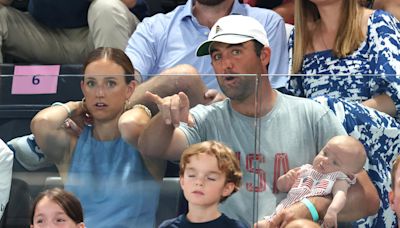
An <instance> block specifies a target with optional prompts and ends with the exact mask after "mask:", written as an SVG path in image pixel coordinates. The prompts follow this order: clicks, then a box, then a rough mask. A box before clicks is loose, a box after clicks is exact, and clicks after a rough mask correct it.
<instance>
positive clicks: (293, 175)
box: [285, 167, 300, 184]
mask: <svg viewBox="0 0 400 228" xmlns="http://www.w3.org/2000/svg"><path fill="white" fill-rule="evenodd" d="M299 170H300V167H298V168H294V169H291V170H289V171H288V172H287V173H286V174H285V176H286V180H287V182H288V183H292V184H293V183H294V182H295V181H296V179H297V177H298V176H299Z"/></svg>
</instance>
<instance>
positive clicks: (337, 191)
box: [323, 180, 350, 228]
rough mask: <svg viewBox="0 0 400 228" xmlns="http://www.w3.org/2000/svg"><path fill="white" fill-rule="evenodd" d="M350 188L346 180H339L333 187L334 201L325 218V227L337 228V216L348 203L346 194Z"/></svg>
mask: <svg viewBox="0 0 400 228" xmlns="http://www.w3.org/2000/svg"><path fill="white" fill-rule="evenodd" d="M349 187H350V185H349V183H347V182H346V181H345V180H337V181H336V182H335V184H334V185H333V188H332V195H333V199H332V203H331V204H330V205H329V207H328V210H327V211H326V214H325V217H324V221H323V224H324V227H335V228H336V227H337V215H338V213H339V212H340V211H341V210H342V209H343V207H344V205H345V203H346V194H347V189H348V188H349Z"/></svg>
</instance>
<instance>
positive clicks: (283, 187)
mask: <svg viewBox="0 0 400 228" xmlns="http://www.w3.org/2000/svg"><path fill="white" fill-rule="evenodd" d="M299 170H300V167H297V168H294V169H291V170H289V171H288V172H287V173H285V174H284V175H282V176H280V177H279V178H278V181H277V183H276V187H277V188H278V190H279V191H280V192H289V190H290V189H291V188H292V186H293V184H294V182H295V181H296V179H297V177H298V176H299V173H298V171H299Z"/></svg>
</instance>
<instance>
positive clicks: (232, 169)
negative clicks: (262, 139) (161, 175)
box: [179, 141, 242, 202]
mask: <svg viewBox="0 0 400 228" xmlns="http://www.w3.org/2000/svg"><path fill="white" fill-rule="evenodd" d="M201 153H204V154H209V155H212V156H215V158H216V159H217V162H218V168H219V170H220V171H222V172H223V173H224V174H225V177H226V181H225V182H226V183H233V184H234V185H235V188H234V190H233V192H232V194H233V193H235V192H236V191H238V190H239V187H240V184H241V181H242V172H241V171H240V165H239V161H238V159H237V158H236V157H235V153H234V152H233V151H232V150H231V149H230V148H229V147H227V146H226V145H224V144H222V143H220V142H217V141H205V142H201V143H197V144H193V145H191V146H190V147H189V148H187V149H186V150H185V151H184V152H183V154H182V156H181V161H180V170H179V176H181V177H183V175H184V172H185V168H186V165H187V164H188V163H189V158H190V157H192V156H194V155H198V154H201ZM226 198H228V196H227V197H224V198H222V199H221V200H220V202H222V201H224V200H225V199H226Z"/></svg>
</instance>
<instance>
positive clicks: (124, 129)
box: [118, 105, 152, 147]
mask: <svg viewBox="0 0 400 228" xmlns="http://www.w3.org/2000/svg"><path fill="white" fill-rule="evenodd" d="M151 115H152V114H151V111H150V110H149V109H147V110H146V107H145V106H142V105H136V106H134V107H133V108H132V109H129V110H127V111H125V112H124V113H123V114H122V115H121V117H120V118H119V120H118V129H119V131H120V133H121V137H122V139H124V141H125V142H127V143H129V144H131V145H132V146H134V147H137V146H138V140H139V136H140V133H141V132H142V131H143V129H144V128H145V127H146V126H147V124H148V123H149V122H150V119H151Z"/></svg>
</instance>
